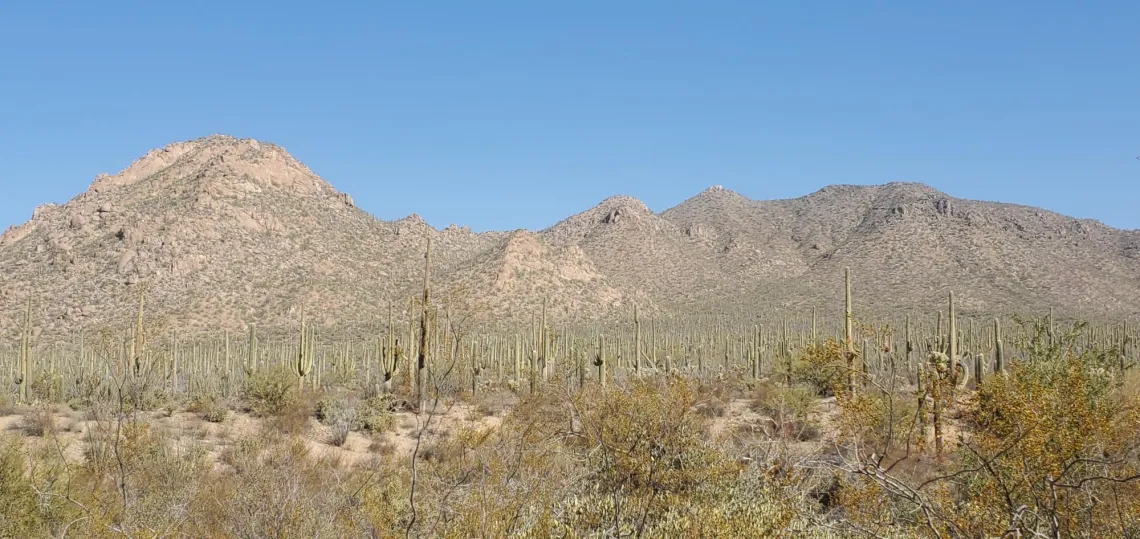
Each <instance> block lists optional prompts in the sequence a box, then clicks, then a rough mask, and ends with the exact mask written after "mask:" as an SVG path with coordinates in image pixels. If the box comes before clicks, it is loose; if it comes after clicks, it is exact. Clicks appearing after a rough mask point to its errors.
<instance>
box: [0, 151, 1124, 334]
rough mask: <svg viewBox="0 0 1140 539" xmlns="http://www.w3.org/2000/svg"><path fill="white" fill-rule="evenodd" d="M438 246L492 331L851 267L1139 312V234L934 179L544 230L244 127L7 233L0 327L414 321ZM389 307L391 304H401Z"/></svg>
mask: <svg viewBox="0 0 1140 539" xmlns="http://www.w3.org/2000/svg"><path fill="white" fill-rule="evenodd" d="M429 239H430V241H431V243H432V250H433V267H432V271H433V280H434V281H435V282H436V285H437V290H438V292H437V297H438V298H440V301H441V302H444V301H451V302H452V307H453V309H457V310H460V309H459V307H457V306H459V305H460V302H459V301H460V300H458V299H455V298H456V297H458V296H466V298H467V299H466V300H465V301H466V303H464V304H463V309H466V310H469V311H472V312H473V313H476V312H477V313H481V316H482V318H483V320H484V321H485V322H487V323H491V322H496V323H521V322H525V321H527V320H529V319H530V317H531V316H533V313H534V311H535V310H537V309H539V308H541V304H542V303H543V301H544V300H545V301H547V303H548V308H549V310H550V313H551V316H552V317H553V318H555V319H565V320H580V321H585V320H592V319H607V318H612V317H613V316H618V315H621V313H623V312H624V311H625V310H627V309H628V308H629V306H630V305H631V304H637V305H639V306H641V307H642V309H643V312H647V313H650V314H654V313H662V314H663V313H674V314H677V313H685V312H706V311H711V310H721V311H727V312H731V313H741V314H743V313H749V312H752V313H754V312H757V311H760V310H772V309H780V310H796V309H810V308H812V307H827V306H834V305H837V304H840V303H841V301H842V298H841V286H838V284H837V283H838V282H839V279H841V277H840V276H841V273H842V269H843V268H844V267H850V268H851V269H852V271H853V272H854V274H855V276H856V290H857V298H858V301H857V303H858V304H859V307H860V308H861V310H862V311H864V312H867V313H879V314H884V315H886V314H891V313H897V312H898V311H901V310H922V309H927V310H933V309H935V308H937V303H936V302H939V301H940V299H939V298H941V297H942V296H943V295H944V293H945V292H947V291H948V290H949V289H951V288H953V289H954V290H955V291H956V292H959V294H960V296H961V297H962V300H961V306H962V310H963V312H965V313H971V312H973V313H978V314H987V315H988V314H1005V313H1010V312H1014V311H1018V310H1021V311H1026V310H1040V309H1043V308H1046V309H1047V308H1048V306H1050V305H1053V306H1056V307H1057V308H1059V309H1062V310H1064V311H1070V312H1071V314H1072V315H1073V316H1081V317H1104V316H1131V315H1134V314H1136V313H1140V286H1137V284H1138V283H1140V231H1134V230H1123V229H1115V228H1112V227H1109V226H1108V225H1105V224H1103V223H1101V222H1100V221H1097V220H1095V219H1078V218H1074V217H1068V216H1065V215H1062V214H1059V213H1056V212H1052V211H1049V210H1044V209H1040V208H1035V207H1032V206H1026V205H1019V204H1010V203H1003V202H989V201H977V200H969V199H961V198H956V197H953V196H950V195H947V194H946V193H943V192H941V191H939V190H937V189H934V188H932V187H930V186H927V185H925V184H921V183H915V182H891V183H887V184H882V185H875V186H859V185H844V184H837V185H830V186H826V187H824V188H821V189H819V190H817V191H815V192H812V193H809V194H806V195H803V196H801V197H796V198H787V199H775V200H753V199H750V198H748V197H745V196H743V195H741V194H739V193H736V192H734V191H731V190H729V189H725V188H724V187H722V186H713V187H710V188H708V189H706V190H704V191H702V192H700V193H698V194H696V195H694V196H692V197H690V198H689V199H686V200H685V201H682V202H681V203H679V204H677V205H675V206H673V207H671V208H668V209H666V210H663V211H661V212H653V211H652V210H650V209H649V208H648V206H646V205H645V204H644V203H643V202H642V201H640V200H638V199H637V198H634V197H631V196H627V195H616V196H612V197H609V198H606V199H605V200H603V201H601V202H600V203H599V204H597V205H596V206H594V207H591V208H588V209H586V210H584V211H582V212H579V213H577V214H574V215H571V216H568V217H566V218H564V219H562V220H560V221H558V222H557V223H555V224H553V225H551V226H549V227H547V228H545V229H542V230H536V231H526V230H516V231H489V232H479V233H475V232H472V231H471V230H470V229H469V228H467V227H462V226H457V225H452V226H449V227H446V228H443V229H437V228H435V227H432V226H431V225H429V224H428V223H426V222H424V221H423V219H422V218H420V217H419V216H418V215H417V214H415V213H412V214H409V215H408V216H407V217H404V218H401V219H398V220H393V221H383V220H378V219H375V218H374V217H372V216H371V215H369V214H367V213H366V212H364V211H363V210H361V209H359V208H357V207H356V205H355V203H354V201H353V199H352V197H351V196H350V195H349V194H347V193H342V192H339V191H337V190H336V189H335V188H334V187H333V186H332V185H331V184H329V183H328V182H326V181H325V180H323V179H322V178H320V176H318V175H317V174H316V173H315V172H313V171H312V170H310V169H309V168H308V167H307V166H305V165H304V163H302V162H301V161H300V160H297V159H296V158H294V157H293V156H292V155H290V154H289V153H288V152H287V151H285V149H284V148H281V147H280V146H277V145H275V144H271V143H266V142H261V141H257V140H254V139H238V138H234V137H230V136H227V135H211V136H208V137H203V138H200V139H195V140H192V141H186V142H176V143H173V144H170V145H167V146H165V147H163V148H158V149H155V150H151V151H150V152H147V153H146V154H145V155H143V156H142V157H140V158H138V159H136V160H135V161H134V162H132V163H131V164H130V165H128V166H127V167H125V168H124V169H123V170H121V171H120V172H118V173H116V174H114V175H109V174H100V175H98V176H97V177H96V178H95V180H94V181H93V182H92V183H91V185H90V187H89V188H88V189H87V190H86V191H84V192H82V193H80V194H78V195H77V196H75V197H74V198H72V199H71V200H69V201H68V202H66V203H63V204H59V205H55V204H50V205H44V206H41V207H39V208H37V209H36V211H35V212H34V214H33V217H32V219H30V220H29V221H28V222H26V223H23V224H21V225H16V226H13V227H10V228H9V229H8V230H7V231H5V232H4V234H3V235H0V331H8V332H11V331H14V330H15V328H16V326H17V322H16V320H18V319H19V318H20V316H19V312H20V310H21V305H24V304H25V303H26V302H27V300H28V299H32V300H33V301H34V302H39V303H40V308H39V309H38V311H39V317H38V318H39V319H40V320H41V323H40V324H38V325H39V326H41V327H42V328H43V329H46V330H49V331H58V332H63V331H74V330H77V329H84V330H87V329H92V328H96V327H100V326H103V325H107V324H111V323H121V322H122V321H123V320H126V319H128V318H129V315H130V312H131V311H132V310H133V308H134V306H135V303H137V299H136V298H137V288H138V286H139V285H140V284H145V285H146V286H147V287H148V292H147V296H148V305H149V306H150V309H149V310H150V312H153V313H156V314H159V315H161V316H168V317H169V318H170V320H171V322H172V323H175V324H177V325H178V326H179V327H180V328H185V330H186V331H191V332H192V331H198V330H201V331H204V330H207V329H210V328H212V327H226V328H235V329H237V328H242V327H245V326H246V325H247V324H252V323H256V324H258V325H259V326H265V325H268V326H286V325H288V324H290V323H291V322H292V320H293V318H294V317H295V316H296V314H297V313H298V311H299V309H300V306H301V305H306V309H307V310H308V311H309V312H314V313H320V314H318V315H317V316H318V317H319V319H318V322H322V323H328V324H363V323H366V322H369V321H370V320H371V319H372V318H373V317H374V316H375V315H376V313H377V312H379V311H380V310H381V306H382V305H387V303H388V302H389V301H391V302H392V303H393V304H395V305H400V306H401V307H400V309H401V314H403V310H404V309H409V312H411V311H410V308H409V307H406V305H407V304H408V300H407V298H409V297H412V296H414V295H415V291H416V290H417V289H418V287H420V286H421V282H422V271H423V267H422V264H423V251H424V249H425V247H426V245H427V242H428V241H429ZM385 309H386V307H385Z"/></svg>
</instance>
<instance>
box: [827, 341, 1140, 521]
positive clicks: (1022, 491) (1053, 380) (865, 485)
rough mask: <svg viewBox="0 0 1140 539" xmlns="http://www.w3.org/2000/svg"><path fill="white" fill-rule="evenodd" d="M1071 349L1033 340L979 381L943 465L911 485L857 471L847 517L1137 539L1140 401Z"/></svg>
mask: <svg viewBox="0 0 1140 539" xmlns="http://www.w3.org/2000/svg"><path fill="white" fill-rule="evenodd" d="M1035 331H1037V332H1039V333H1040V334H1042V335H1043V334H1044V331H1045V330H1044V329H1043V328H1040V327H1038V328H1036V329H1035ZM1076 343H1077V336H1076V335H1075V334H1073V335H1067V336H1062V337H1059V338H1049V339H1045V338H1041V339H1039V340H1038V341H1037V343H1036V344H1037V346H1027V347H1026V348H1024V350H1027V354H1026V357H1025V358H1024V360H1022V361H1015V362H1012V365H1011V366H1010V367H1009V370H1008V371H1007V374H1006V375H1005V376H991V377H989V378H987V379H986V380H984V381H983V382H982V384H981V385H980V387H979V389H978V391H977V393H976V394H974V395H973V396H972V397H971V398H969V399H968V400H967V401H966V403H965V411H964V414H963V420H962V421H961V422H959V424H958V425H957V426H958V427H959V428H961V430H962V431H963V434H962V435H961V437H960V438H961V441H960V443H959V444H958V449H957V451H956V452H955V453H954V454H953V455H952V458H951V459H948V460H947V461H946V462H944V463H943V464H942V465H940V466H937V467H935V468H934V469H933V470H929V471H928V472H926V473H925V474H922V475H921V476H919V477H913V478H912V477H906V476H904V475H902V474H901V473H899V472H890V471H888V470H891V466H890V463H889V462H887V463H886V464H883V465H881V466H876V467H865V468H862V469H860V470H855V473H854V474H853V477H850V478H848V479H847V480H846V481H845V485H844V489H843V504H844V506H845V511H846V512H847V514H848V515H849V517H850V518H851V519H852V520H853V521H855V522H856V523H858V524H859V525H861V526H864V527H872V528H874V529H880V530H881V529H883V528H882V527H881V526H882V524H883V523H890V524H891V525H895V526H903V527H907V528H909V529H911V530H914V531H915V532H918V531H921V533H924V534H928V535H933V534H941V535H943V536H968V537H983V536H984V537H997V536H1021V537H1035V536H1042V537H1130V536H1135V535H1136V534H1137V533H1140V516H1138V515H1140V484H1138V482H1140V431H1138V429H1137V426H1140V396H1137V395H1135V394H1130V393H1128V392H1126V391H1123V387H1122V385H1121V384H1120V383H1118V381H1116V380H1114V378H1115V376H1114V373H1113V371H1112V369H1111V368H1110V365H1109V354H1107V353H1105V352H1102V351H1098V350H1095V349H1080V348H1078V347H1077V346H1076ZM880 428H882V427H880ZM916 485H917V486H916Z"/></svg>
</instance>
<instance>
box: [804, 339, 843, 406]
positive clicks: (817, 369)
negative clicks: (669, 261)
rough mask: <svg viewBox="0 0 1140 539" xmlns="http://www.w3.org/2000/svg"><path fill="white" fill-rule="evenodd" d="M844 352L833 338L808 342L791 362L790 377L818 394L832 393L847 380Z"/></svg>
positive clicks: (829, 394) (841, 345) (828, 394)
mask: <svg viewBox="0 0 1140 539" xmlns="http://www.w3.org/2000/svg"><path fill="white" fill-rule="evenodd" d="M846 354H847V352H846V350H845V349H844V348H843V344H842V343H840V342H839V341H836V340H835V339H828V340H827V341H824V342H823V343H820V344H809V345H808V346H807V347H805V348H804V349H803V351H802V352H801V353H800V356H799V357H798V358H796V359H795V360H794V361H793V362H792V379H793V380H797V381H799V382H802V383H806V384H808V385H810V386H811V387H812V388H814V389H815V391H816V393H817V394H818V395H820V396H831V395H834V394H835V393H836V391H837V389H840V388H842V387H843V386H844V385H845V383H846V380H847V373H848V369H847V361H846V359H845V358H846Z"/></svg>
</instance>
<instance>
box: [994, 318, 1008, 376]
mask: <svg viewBox="0 0 1140 539" xmlns="http://www.w3.org/2000/svg"><path fill="white" fill-rule="evenodd" d="M994 373H995V374H1003V373H1005V344H1004V343H1002V342H1001V320H998V319H997V318H994Z"/></svg>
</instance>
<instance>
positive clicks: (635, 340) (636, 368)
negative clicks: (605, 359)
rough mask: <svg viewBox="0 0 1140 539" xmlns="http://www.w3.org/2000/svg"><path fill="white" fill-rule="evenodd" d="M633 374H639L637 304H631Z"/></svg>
mask: <svg viewBox="0 0 1140 539" xmlns="http://www.w3.org/2000/svg"><path fill="white" fill-rule="evenodd" d="M633 329H634V333H635V334H634V337H633V374H634V376H640V375H641V317H640V316H638V313H637V305H634V306H633Z"/></svg>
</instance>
